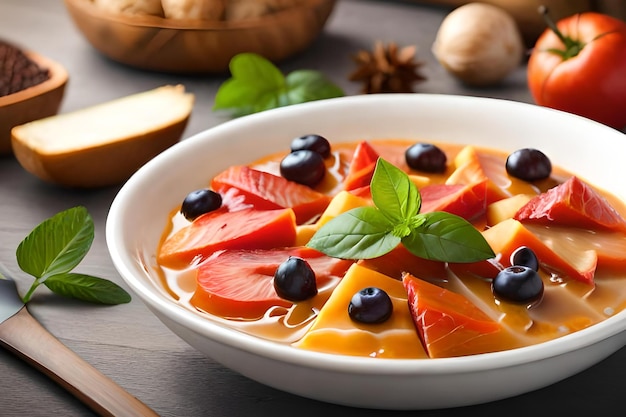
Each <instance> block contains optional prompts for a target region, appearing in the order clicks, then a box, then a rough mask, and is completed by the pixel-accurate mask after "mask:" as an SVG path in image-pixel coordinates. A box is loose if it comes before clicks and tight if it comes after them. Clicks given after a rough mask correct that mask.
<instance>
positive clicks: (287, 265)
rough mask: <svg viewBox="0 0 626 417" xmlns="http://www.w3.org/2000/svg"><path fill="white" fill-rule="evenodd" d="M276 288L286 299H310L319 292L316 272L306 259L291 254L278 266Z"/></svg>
mask: <svg viewBox="0 0 626 417" xmlns="http://www.w3.org/2000/svg"><path fill="white" fill-rule="evenodd" d="M274 289H275V290H276V294H278V296H279V297H280V298H284V299H285V300H289V301H303V300H308V299H309V298H311V297H314V296H315V295H316V294H317V282H316V280H315V272H314V271H313V269H312V268H311V266H310V265H309V263H308V262H307V261H306V260H304V259H302V258H300V257H297V256H290V257H289V258H288V259H287V260H286V261H285V262H283V263H281V264H280V265H279V266H278V268H276V272H275V273H274Z"/></svg>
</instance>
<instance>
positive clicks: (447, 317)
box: [402, 274, 504, 358]
mask: <svg viewBox="0 0 626 417" xmlns="http://www.w3.org/2000/svg"><path fill="white" fill-rule="evenodd" d="M402 283H403V285H404V287H405V288H406V291H407V294H408V298H407V299H408V303H409V310H410V312H411V316H412V318H413V320H414V323H415V327H416V328H417V332H418V334H419V336H420V339H421V340H422V343H423V344H424V347H425V349H426V351H427V353H428V356H429V357H431V358H443V357H453V356H466V355H472V354H477V353H484V352H492V351H494V350H501V349H502V344H503V343H502V341H499V339H501V338H503V339H504V337H503V336H502V335H501V333H504V332H503V331H502V329H501V326H500V324H498V323H497V322H496V321H494V320H492V319H491V318H490V317H489V316H487V315H486V314H485V313H484V312H483V311H482V310H480V309H479V308H478V307H476V306H475V305H474V304H473V303H472V302H470V301H469V300H468V299H467V298H465V297H464V296H462V295H461V294H457V293H455V292H452V291H449V290H446V289H445V288H441V287H439V286H437V285H434V284H431V283H429V282H426V281H424V280H421V279H419V278H416V277H415V276H413V275H411V274H405V275H404V277H403V279H402Z"/></svg>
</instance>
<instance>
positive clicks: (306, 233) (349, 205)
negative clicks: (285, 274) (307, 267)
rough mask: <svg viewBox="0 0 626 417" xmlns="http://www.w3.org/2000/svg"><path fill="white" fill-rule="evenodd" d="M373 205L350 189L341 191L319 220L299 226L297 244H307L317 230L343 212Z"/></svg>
mask: <svg viewBox="0 0 626 417" xmlns="http://www.w3.org/2000/svg"><path fill="white" fill-rule="evenodd" d="M367 205H372V202H371V200H368V199H365V198H362V197H359V196H356V195H354V194H352V193H349V192H348V191H340V192H339V193H338V194H337V195H336V196H335V197H333V199H332V200H331V201H330V203H329V204H328V206H327V207H326V210H324V212H323V213H322V215H321V216H320V218H319V220H318V221H317V222H315V223H314V224H309V225H303V226H299V227H298V230H297V236H296V246H306V244H307V243H308V242H309V240H311V237H312V236H313V235H314V234H315V232H317V230H318V229H319V228H320V227H322V226H323V225H324V224H326V223H327V222H328V221H329V220H331V219H334V218H335V217H337V216H339V215H340V214H342V213H345V212H346V211H348V210H352V209H353V208H357V207H362V206H367Z"/></svg>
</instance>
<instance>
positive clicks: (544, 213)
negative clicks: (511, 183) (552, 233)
mask: <svg viewBox="0 0 626 417" xmlns="http://www.w3.org/2000/svg"><path fill="white" fill-rule="evenodd" d="M514 218H515V219H516V220H519V221H521V222H533V223H540V224H554V225H560V226H573V227H578V228H587V229H604V230H613V231H621V232H626V221H625V220H624V218H623V217H622V216H620V214H619V213H618V212H617V211H616V210H615V209H614V208H613V207H612V206H611V205H610V204H609V202H608V201H607V200H606V199H605V198H604V197H603V196H602V195H600V194H599V193H598V192H597V191H595V190H594V189H593V188H591V187H590V186H589V185H587V184H586V183H585V182H584V181H582V180H580V179H579V178H578V177H575V176H573V177H571V178H570V179H569V180H567V181H565V182H564V183H562V184H559V185H557V186H556V187H554V188H551V189H549V190H548V191H546V192H545V193H542V194H539V195H538V196H536V197H534V198H532V199H531V200H530V201H529V202H528V203H526V204H525V205H524V206H522V208H520V209H519V211H518V212H517V213H516V214H515V217H514Z"/></svg>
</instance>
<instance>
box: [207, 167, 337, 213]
mask: <svg viewBox="0 0 626 417" xmlns="http://www.w3.org/2000/svg"><path fill="white" fill-rule="evenodd" d="M211 188H213V190H214V191H216V192H218V193H220V194H226V193H227V192H229V190H232V189H233V188H234V189H236V190H237V191H238V194H240V195H241V200H242V201H240V202H239V204H240V205H244V206H245V205H251V206H252V207H254V208H256V209H258V210H274V209H280V208H291V209H292V210H293V212H294V213H295V215H296V222H297V223H298V224H302V223H305V222H307V221H309V220H311V219H315V218H316V217H317V216H319V215H320V214H321V213H322V212H323V211H324V210H325V209H326V207H327V206H328V203H329V202H330V200H331V197H330V196H328V195H326V194H323V193H320V192H318V191H315V190H314V189H312V188H310V187H307V186H306V185H302V184H298V183H296V182H293V181H289V180H287V179H285V178H283V177H281V176H278V175H274V174H272V173H269V172H265V171H260V170H257V169H253V168H249V167H247V166H243V165H237V166H232V167H230V168H228V169H227V170H225V171H223V172H222V173H220V174H218V175H217V176H216V177H214V178H213V180H212V181H211Z"/></svg>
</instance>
